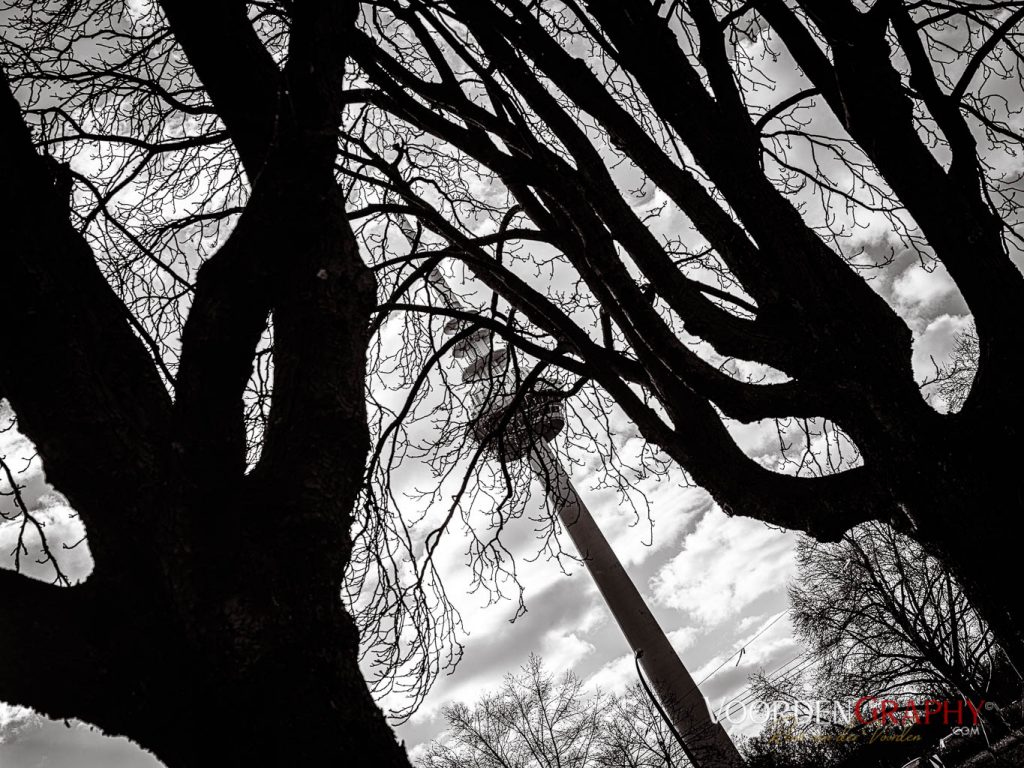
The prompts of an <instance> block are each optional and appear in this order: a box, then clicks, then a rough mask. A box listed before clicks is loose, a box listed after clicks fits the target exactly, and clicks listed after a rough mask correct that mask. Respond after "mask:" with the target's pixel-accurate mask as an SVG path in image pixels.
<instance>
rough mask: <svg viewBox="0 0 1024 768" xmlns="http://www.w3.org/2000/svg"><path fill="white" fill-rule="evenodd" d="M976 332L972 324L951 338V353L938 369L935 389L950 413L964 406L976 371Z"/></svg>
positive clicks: (977, 353)
mask: <svg viewBox="0 0 1024 768" xmlns="http://www.w3.org/2000/svg"><path fill="white" fill-rule="evenodd" d="M979 354H980V348H979V346H978V332H977V330H976V329H975V328H974V326H973V325H972V326H971V327H970V328H967V329H965V330H963V331H960V332H959V333H957V334H956V336H955V337H954V338H953V353H952V355H950V359H949V360H948V361H947V362H946V364H945V365H943V366H942V367H941V368H940V369H939V374H938V387H937V391H938V394H939V397H941V398H942V399H943V400H944V401H945V402H946V408H947V409H948V410H949V412H950V413H956V412H958V411H959V410H960V409H961V408H963V407H964V403H965V402H967V396H968V395H970V393H971V385H972V384H973V383H974V377H975V375H976V374H977V373H978V355H979Z"/></svg>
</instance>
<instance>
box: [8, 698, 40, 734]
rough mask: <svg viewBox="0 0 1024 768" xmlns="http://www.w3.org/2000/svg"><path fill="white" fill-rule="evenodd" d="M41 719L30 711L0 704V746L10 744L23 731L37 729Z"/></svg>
mask: <svg viewBox="0 0 1024 768" xmlns="http://www.w3.org/2000/svg"><path fill="white" fill-rule="evenodd" d="M41 723H42V718H41V717H40V716H39V715H37V714H36V713H35V712H33V711H32V710H31V709H25V708H24V707H16V706H13V705H11V704H4V703H3V702H0V744H11V743H13V742H15V741H17V740H18V737H19V736H21V734H23V733H24V732H25V731H28V730H30V729H33V728H36V727H38V726H39V725H40V724H41Z"/></svg>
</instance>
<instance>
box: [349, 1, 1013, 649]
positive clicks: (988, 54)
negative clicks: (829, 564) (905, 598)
mask: <svg viewBox="0 0 1024 768" xmlns="http://www.w3.org/2000/svg"><path fill="white" fill-rule="evenodd" d="M367 6H368V11H367V13H366V14H365V24H363V25H362V26H361V27H360V31H359V32H358V33H357V35H356V37H355V41H354V47H353V57H354V59H355V60H356V61H357V63H358V65H359V67H360V69H361V72H362V76H363V77H364V80H362V82H364V83H365V85H366V88H365V90H363V91H361V92H360V94H359V98H361V99H362V100H364V101H363V103H364V107H365V110H364V111H362V112H360V113H359V114H358V115H356V116H353V119H352V120H351V121H350V122H349V123H347V124H346V134H347V137H348V139H349V144H348V145H347V149H346V151H347V155H346V156H347V158H348V159H349V161H350V167H352V168H358V172H354V173H353V175H352V178H353V184H354V185H355V186H356V187H359V188H360V189H361V190H362V192H361V194H363V195H365V196H366V200H367V202H368V204H369V203H373V204H375V205H378V206H381V205H385V204H389V205H393V206H396V208H395V210H392V211H390V212H386V211H385V212H384V214H385V215H390V216H392V217H394V216H397V215H401V216H413V217H415V218H416V219H417V221H418V222H419V225H420V226H421V228H422V231H423V232H425V233H426V234H425V235H424V237H423V242H422V243H420V244H419V245H420V247H419V248H414V250H413V251H412V252H411V253H408V254H406V256H405V257H403V258H401V259H400V260H399V261H400V263H401V265H402V268H403V269H404V273H403V274H404V275H406V277H407V280H408V283H407V284H408V285H409V286H413V285H415V284H417V280H418V278H421V277H425V276H426V274H427V273H428V272H429V271H430V269H432V268H433V267H434V266H435V265H436V264H438V262H440V261H441V260H442V259H444V258H452V259H457V260H458V261H459V262H461V265H462V266H464V267H465V269H466V270H467V271H468V273H469V276H470V278H471V280H470V282H469V283H468V284H467V285H468V287H467V290H470V291H471V290H475V289H479V287H481V286H483V287H484V288H485V289H487V291H488V292H493V293H494V294H495V295H496V297H497V298H495V299H494V300H493V301H492V302H491V304H490V307H489V308H486V307H481V310H482V311H481V313H480V315H479V317H480V320H479V321H478V322H480V323H484V324H488V325H490V326H493V327H495V329H496V330H499V331H500V332H502V333H503V334H504V335H505V336H506V337H507V339H508V341H509V342H510V343H511V344H512V345H513V346H515V347H516V348H517V349H518V350H519V354H520V356H521V367H522V369H523V370H526V371H529V370H533V369H536V368H537V367H540V368H543V369H545V370H549V369H553V368H561V369H562V370H563V371H565V372H567V374H568V375H569V377H570V379H571V378H575V381H576V384H575V385H571V383H570V384H567V385H566V387H565V390H566V391H567V392H568V393H569V394H575V393H576V392H580V391H584V390H586V389H588V388H593V389H595V390H600V391H601V392H603V393H605V396H606V397H610V398H612V399H613V400H614V401H615V403H616V404H617V406H618V407H620V408H621V409H622V411H623V412H624V413H625V414H626V416H627V417H628V418H629V419H630V420H631V421H632V423H633V424H634V425H635V427H636V429H637V430H638V431H639V433H640V435H642V436H643V437H644V438H645V439H646V440H647V441H649V442H650V443H651V444H653V445H655V446H657V447H658V448H660V449H661V450H663V451H664V453H665V454H667V455H668V456H670V457H671V458H672V459H673V460H674V461H676V462H678V464H679V465H680V466H682V467H683V468H684V469H685V470H686V472H687V473H688V474H689V476H690V477H691V478H692V480H693V481H694V482H695V483H697V484H699V485H701V486H703V487H705V488H706V489H708V490H709V491H710V492H711V494H712V495H713V496H714V498H715V499H716V500H717V501H718V503H719V504H720V505H721V507H722V508H723V509H724V510H725V511H726V512H728V513H729V514H740V515H747V516H750V517H754V518H757V519H760V520H763V521H764V522H766V523H769V524H771V525H776V526H781V527H784V528H791V529H797V530H801V531H805V532H807V533H809V534H811V535H812V536H814V537H815V538H817V539H819V540H822V541H836V540H838V539H839V538H840V537H841V536H842V535H843V533H845V532H846V531H847V530H849V529H851V528H853V527H854V526H856V525H858V524H860V523H863V522H867V521H873V520H874V521H882V522H885V523H887V524H889V525H891V526H893V527H894V528H896V529H897V530H899V531H900V532H902V533H904V534H906V535H909V536H911V537H912V538H914V539H915V540H916V541H918V542H919V543H920V544H921V545H922V546H924V547H925V549H926V550H927V551H928V552H929V553H930V554H932V555H934V556H936V557H938V558H940V559H941V560H943V561H944V562H945V563H946V564H947V565H948V566H949V568H950V569H951V570H952V571H953V573H954V574H955V575H956V578H957V580H958V582H959V583H960V584H961V585H962V588H963V589H964V590H965V592H966V593H967V594H968V595H970V598H971V602H972V604H973V605H975V606H976V607H977V609H978V610H979V612H980V613H981V614H983V615H984V617H985V620H986V622H987V623H988V625H989V626H990V627H991V628H992V629H993V631H994V632H995V633H996V634H997V635H998V636H999V637H1000V640H1001V643H1002V645H1003V646H1004V647H1005V648H1006V650H1007V652H1008V653H1009V654H1010V655H1011V656H1012V657H1013V658H1014V659H1015V661H1016V663H1017V666H1018V667H1024V609H1022V607H1021V601H1020V600H1018V599H1017V598H1016V596H1015V595H1014V593H1013V590H1010V591H1009V592H1007V591H1006V585H1009V584H1013V583H1015V582H1016V579H1017V563H1016V561H1017V552H1018V548H1019V547H1018V542H1017V541H1016V537H1015V536H1013V535H1007V532H1008V530H1009V528H1010V527H1011V526H1012V523H1013V521H1014V520H1015V519H1016V517H1017V516H1019V514H1020V510H1021V508H1022V506H1024V504H1022V496H1021V487H1020V484H1019V483H1018V482H1017V480H1016V460H1015V458H1014V452H1013V451H1012V450H1011V451H1007V450H1006V449H1005V448H1004V446H1007V445H1011V446H1012V445H1015V444H1017V443H1018V442H1019V441H1020V439H1021V431H1022V418H1021V416H1020V409H1019V407H1018V402H1017V401H1018V394H1017V392H1018V389H1019V386H1018V382H1017V374H1016V373H1015V371H1016V370H1017V369H1018V368H1019V367H1020V364H1021V362H1024V345H1022V344H1021V335H1020V323H1019V322H1018V320H1017V318H1016V312H1017V308H1018V307H1019V306H1021V304H1022V300H1024V277H1022V275H1021V272H1020V270H1019V269H1018V267H1017V265H1016V263H1015V260H1019V256H1020V252H1021V251H1020V238H1019V234H1018V233H1017V231H1016V227H1017V225H1018V223H1019V214H1018V211H1019V193H1020V180H1019V174H1017V173H1015V172H1011V171H1010V170H1008V169H1009V168H1011V167H1015V163H1016V160H1015V159H1014V158H1015V157H1016V156H1017V155H1018V153H1019V152H1020V149H1021V146H1020V145H1021V144H1022V143H1024V136H1022V135H1021V134H1020V132H1019V131H1018V130H1017V129H1016V127H1015V117H1014V115H1015V109H1016V105H1017V104H1018V103H1019V102H1020V100H1021V81H1020V75H1019V73H1020V71H1021V70H1020V67H1019V66H1018V62H1019V56H1020V53H1019V47H1018V46H1019V42H1020V36H1021V34H1022V32H1021V29H1020V22H1021V20H1022V19H1024V4H1021V3H1018V2H1009V3H974V2H960V1H954V2H945V1H943V2H939V1H937V0H936V1H933V0H923V1H922V2H909V0H908V1H906V2H904V1H902V0H877V1H876V2H870V3H869V2H862V1H861V0H752V1H750V2H748V1H746V0H682V1H680V2H660V1H659V2H629V3H623V2H619V1H618V0H542V1H541V2H529V3H527V2H523V1H522V0H489V1H485V2H481V1H480V0H440V1H438V2H422V0H374V1H373V2H370V3H367ZM374 189H377V191H376V192H374V191H373V190H374ZM378 210H380V209H379V208H378ZM867 226H871V227H873V228H874V229H875V231H877V230H878V229H884V230H886V234H884V235H882V242H881V243H877V242H876V243H875V244H874V245H872V247H870V248H867V249H865V247H864V246H863V241H861V244H858V242H857V241H856V240H854V239H853V238H852V236H853V234H854V233H856V232H857V231H858V228H860V227H867ZM897 248H898V249H901V250H908V251H911V252H914V253H916V255H917V256H918V257H919V258H920V259H921V260H922V262H923V263H924V264H925V265H926V266H928V267H929V268H931V267H935V266H941V267H942V268H943V269H944V270H946V272H948V274H949V276H950V277H951V278H952V280H953V281H954V282H955V284H956V286H957V288H958V289H959V292H960V294H961V295H962V297H963V299H964V300H965V301H966V304H967V305H968V307H969V308H970V311H971V313H972V315H973V320H974V323H975V326H976V331H977V340H978V342H977V343H978V358H977V359H978V366H977V368H978V369H977V375H976V376H974V378H973V384H972V386H971V390H970V394H969V395H968V396H967V397H966V398H965V400H964V403H963V407H962V408H961V409H960V410H959V411H958V412H957V413H955V414H949V415H947V414H942V413H939V412H937V411H936V409H934V408H933V407H931V406H930V405H929V404H928V403H927V402H926V401H925V399H924V398H922V396H921V392H920V390H919V382H918V381H916V380H915V375H914V372H913V370H912V365H911V357H912V355H911V353H912V344H913V335H912V333H911V330H910V329H909V328H908V326H907V324H906V322H905V321H904V320H903V319H902V318H901V317H900V315H899V314H898V313H897V311H896V309H894V307H893V306H891V305H890V304H889V303H887V301H886V300H885V299H884V298H883V297H882V295H880V293H879V292H877V291H876V290H874V288H873V287H872V284H871V282H870V281H869V280H866V279H864V276H865V275H866V276H870V275H871V274H872V270H877V269H881V268H883V267H884V265H885V264H886V263H888V262H889V261H890V260H891V258H892V253H891V252H890V249H891V250H895V249H897ZM417 304H419V306H420V309H421V310H422V311H424V312H426V313H433V314H445V313H446V311H445V309H444V308H443V307H442V306H438V305H436V304H435V305H433V306H424V302H422V301H420V302H417V301H416V300H414V299H413V298H410V297H409V296H407V295H406V292H405V291H399V292H397V293H396V294H394V295H393V299H392V303H391V305H390V306H391V307H392V308H394V309H401V310H403V311H404V310H409V309H415V308H416V306H417ZM449 314H450V313H449ZM723 419H724V421H723ZM773 420H775V421H776V422H777V423H778V425H779V433H780V438H781V446H782V448H783V449H785V448H786V447H787V446H794V450H797V451H800V453H801V455H800V458H799V459H796V460H794V461H793V464H792V465H787V463H786V462H785V461H782V462H779V461H774V462H768V461H764V460H763V457H762V460H757V459H756V458H755V457H751V456H748V455H746V454H745V453H744V451H743V450H741V449H740V448H739V447H738V446H737V444H736V441H735V440H734V438H733V436H732V434H731V433H730V430H729V427H728V424H727V423H726V422H728V421H738V422H759V421H763V422H767V423H771V421H773ZM783 452H784V453H785V450H783ZM795 475H799V476H795ZM1007 596H1009V597H1007Z"/></svg>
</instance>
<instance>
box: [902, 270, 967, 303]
mask: <svg viewBox="0 0 1024 768" xmlns="http://www.w3.org/2000/svg"><path fill="white" fill-rule="evenodd" d="M956 291H957V287H956V283H954V282H953V278H951V277H950V276H949V273H948V272H947V271H946V268H945V267H943V266H941V265H938V266H936V267H935V268H934V269H925V268H924V267H922V266H921V265H920V264H919V263H918V264H912V265H911V266H910V267H908V268H907V269H906V270H904V271H903V272H902V273H901V274H900V275H899V276H898V277H897V278H896V279H895V280H893V283H892V296H893V300H894V301H895V302H896V303H897V304H898V305H899V306H901V307H903V308H906V309H919V310H923V309H926V308H928V307H930V306H933V305H935V304H937V303H939V302H940V301H942V300H943V299H945V298H946V297H947V296H949V295H950V294H952V293H954V292H956Z"/></svg>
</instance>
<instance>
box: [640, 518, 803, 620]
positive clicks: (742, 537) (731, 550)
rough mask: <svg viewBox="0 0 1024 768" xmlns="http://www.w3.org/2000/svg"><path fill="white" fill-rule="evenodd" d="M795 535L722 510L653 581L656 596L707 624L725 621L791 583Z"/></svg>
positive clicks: (701, 524)
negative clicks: (787, 581) (789, 579)
mask: <svg viewBox="0 0 1024 768" xmlns="http://www.w3.org/2000/svg"><path fill="white" fill-rule="evenodd" d="M795 538H796V537H795V534H792V533H780V532H778V531H775V530H772V529H770V528H768V527H767V526H766V525H764V524H763V523H760V522H757V521H756V520H751V519H749V518H743V517H728V516H726V515H725V514H724V513H723V512H721V511H720V510H719V509H717V508H716V509H714V510H713V511H711V512H709V513H708V514H707V515H705V516H704V517H703V518H702V519H701V521H700V522H699V523H698V524H697V527H696V528H695V529H694V531H693V532H692V533H691V534H689V535H688V536H687V537H686V538H685V539H684V540H683V547H682V551H681V552H680V553H679V554H678V555H677V556H676V557H674V558H673V559H672V560H671V561H669V562H668V563H667V564H666V565H665V566H664V567H662V569H661V570H660V571H659V572H658V573H657V575H656V576H655V577H654V578H653V579H652V580H651V587H652V589H653V591H654V597H655V600H656V601H657V602H659V603H660V604H662V605H667V606H670V607H672V608H677V609H679V610H683V611H686V612H687V613H689V614H690V615H691V616H692V617H693V618H694V619H695V620H697V621H699V622H701V623H702V624H704V625H715V624H719V623H721V622H723V621H725V620H726V619H729V618H731V617H733V616H736V615H737V614H738V613H740V611H742V610H743V609H744V608H745V607H746V606H748V605H750V604H751V603H753V602H754V601H755V600H757V599H758V598H759V597H761V596H762V595H765V594H767V593H768V592H770V591H772V590H775V589H777V588H778V587H779V585H781V584H784V583H785V582H786V580H787V579H788V578H789V577H790V576H791V575H792V573H793V569H794V559H793V545H794V542H795Z"/></svg>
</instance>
